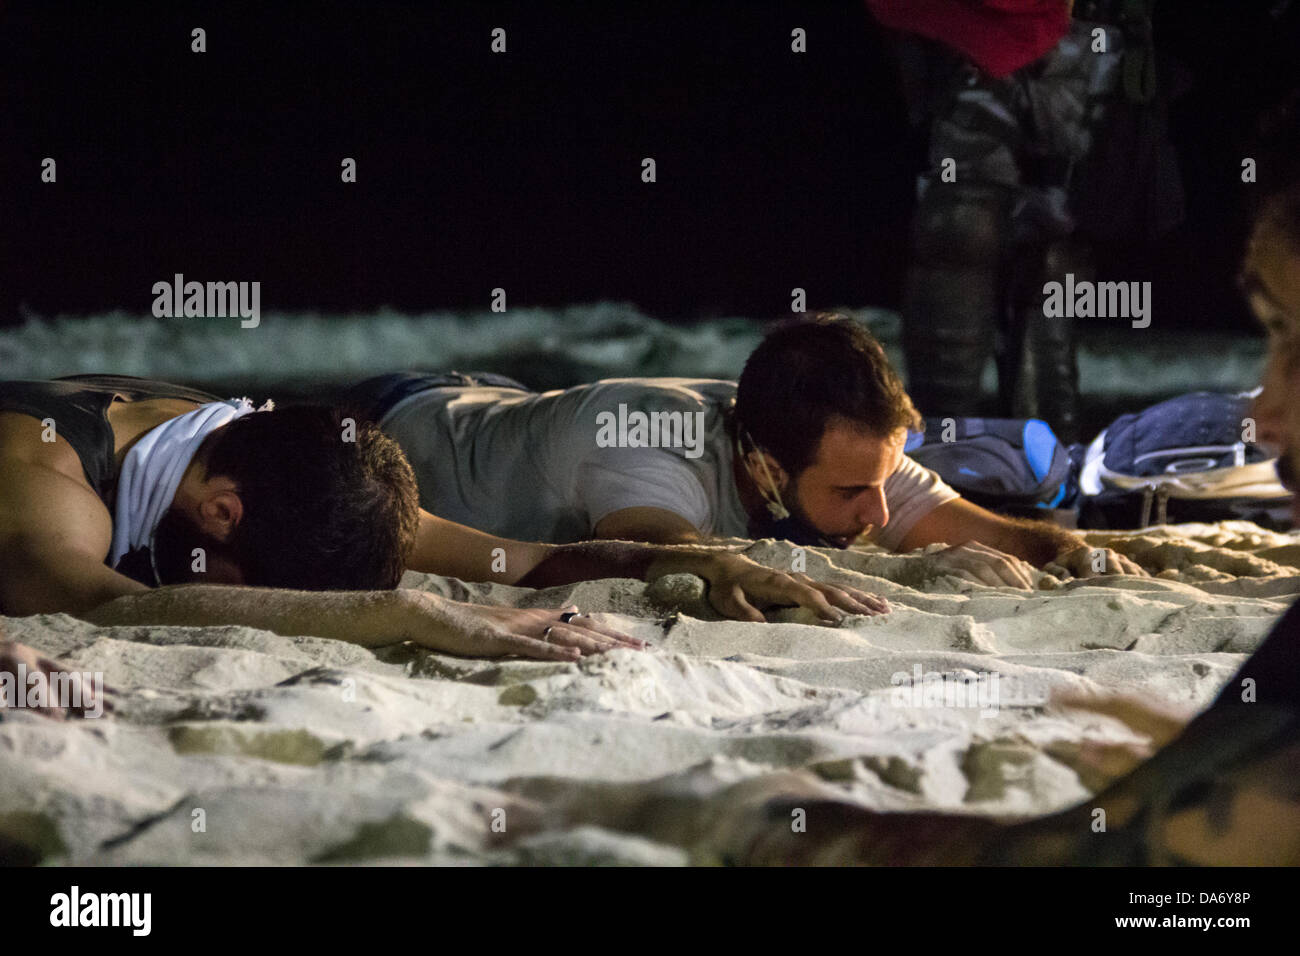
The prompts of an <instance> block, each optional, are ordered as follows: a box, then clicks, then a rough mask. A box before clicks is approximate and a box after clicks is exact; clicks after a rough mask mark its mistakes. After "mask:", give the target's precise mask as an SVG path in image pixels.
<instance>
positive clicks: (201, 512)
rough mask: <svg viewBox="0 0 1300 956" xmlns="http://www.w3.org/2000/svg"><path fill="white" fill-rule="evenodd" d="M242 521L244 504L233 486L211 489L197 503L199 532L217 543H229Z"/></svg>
mask: <svg viewBox="0 0 1300 956" xmlns="http://www.w3.org/2000/svg"><path fill="white" fill-rule="evenodd" d="M243 519H244V502H243V501H242V500H241V499H240V497H239V493H238V492H237V491H235V489H234V487H233V486H231V487H219V488H216V489H212V490H211V491H209V493H208V494H207V496H206V497H204V499H203V500H202V501H200V502H199V507H198V526H199V530H200V531H203V532H204V533H205V534H209V535H211V536H212V537H214V538H216V539H217V540H218V541H222V542H225V541H229V540H230V536H231V535H232V534H234V533H235V528H237V527H239V522H240V521H242V520H243Z"/></svg>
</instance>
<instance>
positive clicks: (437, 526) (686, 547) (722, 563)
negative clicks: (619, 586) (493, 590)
mask: <svg viewBox="0 0 1300 956" xmlns="http://www.w3.org/2000/svg"><path fill="white" fill-rule="evenodd" d="M632 510H644V511H649V510H654V509H632ZM664 513H665V514H667V513H668V512H664ZM407 566H408V567H409V568H411V569H412V570H415V571H426V572H429V573H432V574H443V575H448V576H451V577H459V578H461V579H462V580H468V581H502V582H504V583H508V584H517V585H519V586H521V587H532V588H545V587H554V586H556V585H561V584H573V583H575V582H577V581H588V580H592V579H595V578H633V579H636V580H642V581H652V580H654V579H655V578H657V577H660V576H662V575H665V574H673V573H677V572H682V573H688V574H695V575H698V576H699V577H702V578H704V579H705V580H706V581H708V582H709V585H710V587H709V600H710V602H711V603H712V604H713V606H714V608H715V609H717V610H718V611H719V612H721V613H722V614H725V615H727V616H728V617H733V618H739V619H741V620H750V621H761V620H763V615H762V613H761V612H760V611H759V610H758V607H764V606H770V605H801V606H803V607H807V608H810V609H812V610H814V611H815V612H816V613H817V614H818V615H819V616H821V617H822V618H823V619H824V620H826V621H828V622H837V621H838V620H839V619H840V618H841V617H842V616H843V615H842V612H845V611H847V612H849V613H853V614H880V613H883V612H885V611H887V610H888V608H889V605H888V603H887V602H885V601H883V600H881V599H879V598H877V597H875V596H873V595H869V594H866V593H865V592H862V591H858V590H856V589H854V588H849V587H836V586H832V585H828V584H823V583H821V582H816V581H813V580H812V579H810V578H808V577H807V576H806V575H792V574H786V573H784V572H780V571H773V570H772V569H770V568H765V567H763V566H762V565H760V564H757V563H756V562H754V561H751V560H750V559H748V558H746V557H744V556H743V555H739V554H733V553H731V552H730V551H728V550H727V549H725V548H717V547H707V546H703V545H698V544H695V545H692V544H677V545H652V544H641V543H638V542H630V541H581V542H576V543H574V544H540V543H536V542H523V541H513V540H511V539H509V538H499V537H497V536H495V535H490V534H485V533H483V532H481V531H475V530H474V529H472V528H466V527H464V526H463V525H458V524H456V523H455V522H452V521H446V520H445V519H442V518H438V517H435V516H434V515H431V514H429V513H427V512H421V514H420V531H419V534H418V536H417V540H416V546H415V548H414V549H413V551H412V554H411V556H410V557H409V558H408V560H407ZM751 602H752V603H751ZM755 605H757V606H758V607H756V606H755Z"/></svg>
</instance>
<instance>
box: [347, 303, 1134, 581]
mask: <svg viewBox="0 0 1300 956" xmlns="http://www.w3.org/2000/svg"><path fill="white" fill-rule="evenodd" d="M350 401H351V402H352V403H353V404H354V405H355V406H356V407H357V408H358V409H359V413H360V414H362V415H363V416H367V417H369V418H370V419H371V420H373V421H377V422H379V424H380V427H381V428H382V429H383V430H384V432H385V433H386V434H388V435H389V436H391V437H392V438H394V439H395V440H396V441H397V442H398V444H399V445H401V446H402V449H403V450H404V451H405V452H406V455H407V457H408V458H409V459H410V461H411V464H412V466H413V467H414V469H415V475H416V480H417V481H418V482H419V486H420V501H421V504H422V505H423V506H424V507H425V508H426V509H428V510H429V511H431V512H433V513H435V514H437V515H439V516H441V517H444V518H448V519H450V520H452V521H458V522H460V523H462V524H466V525H471V526H473V527H475V528H482V529H484V530H486V531H491V532H493V533H495V534H499V535H508V536H510V537H515V538H523V539H528V540H537V541H576V540H581V539H584V538H607V539H620V540H632V541H650V542H658V543H663V544H672V543H692V542H700V541H706V540H708V539H710V538H713V537H739V538H749V537H777V538H783V539H788V540H791V541H794V542H795V543H796V544H807V545H817V546H822V547H838V548H846V547H848V546H849V545H850V544H852V543H853V542H855V541H857V540H859V539H860V538H862V537H863V536H866V539H867V540H870V541H874V543H876V544H878V545H881V546H883V547H885V548H888V549H890V550H895V551H909V550H911V549H913V548H920V547H924V546H926V545H930V544H935V543H943V544H947V545H949V546H950V547H948V548H947V549H946V550H945V551H943V552H942V553H941V554H940V555H939V556H938V561H939V563H940V564H942V565H944V566H946V567H947V568H948V569H950V570H952V571H954V572H956V573H960V574H964V575H965V576H967V577H971V578H973V579H974V580H976V581H980V582H982V583H985V584H990V585H994V586H1005V585H1011V586H1014V587H1032V581H1033V578H1032V576H1031V574H1030V569H1029V566H1028V565H1030V564H1032V565H1035V566H1038V567H1042V566H1043V565H1046V564H1048V563H1053V562H1054V563H1056V564H1058V565H1061V566H1063V567H1064V568H1066V569H1067V570H1068V571H1070V572H1071V573H1072V574H1074V575H1076V576H1079V577H1084V576H1088V575H1090V574H1092V573H1093V570H1092V569H1093V567H1094V563H1095V562H1096V555H1095V552H1094V551H1093V549H1090V548H1089V547H1087V546H1086V545H1085V544H1084V542H1083V541H1082V539H1080V538H1079V537H1077V536H1076V535H1073V534H1071V533H1069V532H1067V531H1065V530H1063V529H1061V528H1058V527H1056V526H1054V525H1050V524H1047V523H1044V522H1038V521H1022V520H1016V519H1012V518H1006V517H1003V516H1000V515H996V514H993V513H992V512H990V511H986V510H985V509H983V508H980V507H978V506H976V505H974V504H972V503H971V502H969V501H966V500H964V499H963V498H962V497H961V496H960V495H958V494H957V492H955V491H954V490H953V489H952V488H950V487H949V486H948V485H946V484H945V483H944V482H943V481H942V479H940V478H939V476H938V475H936V474H935V473H934V472H932V471H929V470H928V469H925V468H923V467H921V466H920V465H919V464H917V463H916V462H914V461H912V460H911V459H910V458H908V457H907V456H906V455H904V454H903V445H904V442H905V440H906V437H907V432H908V429H909V428H911V429H916V428H919V427H920V426H921V420H920V417H919V416H918V415H917V412H916V409H915V408H914V407H913V405H912V401H911V399H910V398H908V396H907V393H906V392H905V391H904V389H903V385H902V382H901V380H900V379H899V377H898V375H897V373H896V372H895V371H894V370H893V368H891V367H890V365H889V362H888V360H887V359H886V357H885V353H884V350H883V349H882V348H881V347H880V345H879V343H877V342H876V340H875V339H874V338H872V336H871V334H870V333H869V332H868V331H867V330H866V329H865V328H864V327H862V326H861V325H859V324H858V323H856V322H854V321H852V320H851V319H849V318H847V317H845V316H841V315H837V314H833V313H829V314H828V313H822V314H818V315H816V316H813V317H806V318H803V319H801V320H797V321H794V322H792V323H790V324H787V325H784V326H782V327H779V328H777V329H776V330H775V331H773V332H772V333H770V334H769V335H768V336H767V338H766V339H765V340H764V341H763V342H762V344H760V345H759V347H758V348H757V349H756V350H755V351H754V353H753V354H752V355H751V356H750V357H749V360H748V361H747V362H746V364H745V369H744V372H743V373H742V375H741V377H740V381H739V383H732V382H726V381H716V380H709V379H675V378H644V379H635V378H628V379H609V380H606V381H600V382H596V383H594V384H591V385H582V386H578V387H576V388H571V389H568V390H566V391H552V392H545V393H543V394H536V393H532V392H528V391H526V390H524V389H523V387H522V386H519V385H518V384H517V383H513V382H511V381H510V380H508V379H502V378H500V377H493V376H487V377H484V376H480V377H478V378H474V377H471V376H462V375H459V374H458V373H451V374H450V375H423V374H420V373H398V374H395V375H386V376H380V377H378V378H374V379H370V380H367V381H366V382H363V383H361V384H360V385H357V386H355V387H354V388H353V390H352V392H351V396H350ZM1103 566H1104V567H1105V568H1106V569H1107V570H1108V571H1113V572H1119V573H1123V574H1141V573H1143V572H1142V570H1141V568H1139V567H1138V566H1137V565H1136V564H1134V563H1133V562H1131V561H1130V560H1128V559H1127V558H1125V557H1122V556H1120V555H1118V554H1116V553H1114V552H1110V551H1108V552H1106V553H1105V564H1104V565H1103Z"/></svg>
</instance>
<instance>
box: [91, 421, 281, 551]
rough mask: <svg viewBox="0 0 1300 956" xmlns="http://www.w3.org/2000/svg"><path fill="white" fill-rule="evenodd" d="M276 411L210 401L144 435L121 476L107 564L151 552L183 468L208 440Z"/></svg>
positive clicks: (124, 460)
mask: <svg viewBox="0 0 1300 956" xmlns="http://www.w3.org/2000/svg"><path fill="white" fill-rule="evenodd" d="M274 407H275V405H274V403H272V402H270V401H268V402H266V403H265V404H263V405H262V406H261V407H260V408H257V409H254V408H253V403H252V402H251V401H249V400H248V399H247V398H232V399H229V400H227V401H224V402H209V403H208V404H206V405H200V406H199V407H198V408H196V409H194V411H192V412H187V413H186V414H184V415H180V416H178V417H176V418H172V419H169V420H168V421H165V422H163V423H162V424H161V425H159V426H158V427H156V428H153V429H150V430H149V431H148V432H146V433H145V434H144V436H143V437H141V438H140V440H139V441H137V442H136V443H135V444H134V445H133V446H132V447H131V450H130V451H129V452H127V454H126V458H125V459H123V461H122V470H121V471H120V472H119V474H118V476H117V501H116V502H115V504H114V508H113V546H112V549H111V550H110V551H109V559H108V563H109V565H110V566H111V567H114V568H116V567H117V566H118V564H119V563H120V562H121V560H122V557H123V555H125V554H126V553H127V552H129V551H134V550H136V549H137V548H149V549H150V550H151V551H152V549H153V537H154V532H155V531H156V530H157V528H158V522H160V521H161V520H162V517H163V515H165V514H166V513H167V509H168V508H170V507H171V506H172V499H173V498H174V497H175V496H176V489H177V488H179V487H180V484H181V478H182V477H184V475H185V469H186V468H188V467H189V466H190V462H191V461H192V460H193V459H194V455H195V453H196V452H197V451H198V450H199V446H200V445H202V444H203V440H204V439H205V438H207V437H208V435H210V434H212V432H214V431H215V430H216V429H218V428H220V427H221V426H222V425H227V424H229V423H230V422H233V421H234V420H235V419H237V418H242V417H243V416H245V415H248V414H250V413H251V412H254V411H259V412H268V411H271V410H272V409H273V408H274Z"/></svg>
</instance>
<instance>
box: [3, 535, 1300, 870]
mask: <svg viewBox="0 0 1300 956" xmlns="http://www.w3.org/2000/svg"><path fill="white" fill-rule="evenodd" d="M1088 540H1089V541H1090V543H1093V544H1094V545H1105V546H1109V547H1114V548H1116V549H1117V550H1119V551H1121V552H1123V553H1125V554H1128V555H1129V556H1131V557H1133V558H1135V559H1137V560H1139V561H1141V562H1142V563H1143V564H1144V566H1145V567H1147V568H1148V569H1150V570H1151V571H1153V572H1154V573H1153V576H1151V577H1149V578H1134V577H1115V578H1094V579H1088V580H1075V579H1071V578H1069V577H1068V576H1066V575H1064V574H1062V575H1060V576H1054V575H1051V574H1044V575H1041V576H1040V577H1041V580H1040V582H1039V584H1040V587H1039V589H1038V590H1036V591H1033V592H1029V591H1016V590H1013V589H1010V588H990V587H985V586H981V585H976V584H972V583H969V582H966V581H963V580H960V579H958V578H955V577H951V576H947V575H943V574H940V573H938V572H937V570H936V567H935V562H934V559H933V557H932V556H931V554H930V553H927V552H915V553H912V554H906V555H892V554H886V553H883V552H881V551H879V550H877V549H872V548H855V549H853V550H851V551H848V552H833V551H820V550H816V549H808V550H807V551H806V555H805V557H806V563H807V566H806V570H807V573H808V574H810V575H811V576H813V577H814V578H817V579H819V580H828V581H836V582H844V583H848V584H852V585H854V586H857V587H860V588H863V589H865V590H869V591H873V592H875V593H878V594H881V595H883V596H885V597H886V598H888V599H889V601H890V602H891V604H892V605H893V612H892V613H891V614H889V615H886V616H880V617H871V618H867V617H854V618H850V619H849V620H848V621H847V622H846V623H845V624H844V625H843V626H841V627H838V628H829V627H824V626H820V625H817V624H814V623H812V622H811V620H810V619H809V618H808V617H807V615H806V613H805V612H803V611H799V610H794V609H787V610H778V611H775V612H772V613H771V614H770V615H769V618H770V620H771V623H767V624H751V623H740V622H734V621H726V620H721V619H719V617H718V616H717V615H716V614H715V613H714V612H713V610H712V608H711V607H710V606H709V604H708V603H707V599H706V598H705V597H704V594H703V588H702V582H700V581H699V580H698V579H695V578H690V577H672V578H665V579H661V580H660V581H658V582H655V583H653V584H650V585H647V584H645V583H643V582H639V581H629V580H606V581H591V582H583V583H581V584H576V585H572V586H566V587H561V588H551V589H548V590H544V591H532V590H528V589H521V588H514V587H508V586H499V585H490V584H465V583H462V582H460V581H457V580H454V579H449V578H441V577H437V576H433V575H418V574H409V575H408V576H407V578H406V579H405V580H404V582H403V584H404V585H405V586H409V587H419V588H425V589H428V590H431V591H435V592H437V593H440V594H443V595H446V596H448V597H453V598H457V599H469V600H475V601H482V602H487V603H498V604H508V605H517V606H530V607H560V606H562V605H564V604H566V603H569V602H572V603H576V604H578V605H579V606H580V607H581V608H582V609H583V610H584V611H591V612H595V613H597V614H598V615H599V616H600V618H601V619H602V620H604V621H606V622H607V623H609V624H610V625H612V626H615V627H618V628H620V629H622V630H624V631H626V632H627V633H630V634H632V635H635V636H637V637H641V638H645V639H646V640H648V641H650V642H651V643H652V645H653V646H652V647H651V648H650V649H648V650H646V651H644V652H636V651H630V650H620V651H615V652H612V653H608V654H603V655H598V656H593V657H588V658H585V659H583V660H582V661H580V662H578V663H574V664H557V663H543V662H533V661H523V660H477V659H466V658H457V657H452V656H449V655H443V654H436V653H432V652H429V651H427V650H424V649H421V648H417V647H413V646H410V645H405V644H399V645H394V646H390V647H385V648H379V649H375V650H368V649H365V648H361V647H357V646H353V645H349V644H346V643H342V642H338V641H330V640H321V639H315V638H303V637H297V638H288V637H282V636H278V635H275V634H272V633H268V632H265V631H258V630H253V629H249V628H243V627H210V628H177V627H130V628H98V627H94V626H92V625H90V624H87V623H84V622H81V621H79V620H76V619H74V618H72V617H68V616H66V615H41V616H36V617H29V618H9V619H2V620H0V623H3V624H4V626H5V630H6V631H7V633H8V636H9V637H10V638H12V639H14V640H17V641H21V642H23V643H25V644H29V645H31V646H33V647H35V648H36V649H38V650H39V651H41V652H42V653H44V654H46V655H48V656H50V657H55V658H58V659H60V660H62V661H64V662H66V663H67V664H69V665H70V666H71V667H72V668H74V669H76V670H81V671H92V672H102V673H103V675H104V679H105V680H106V681H107V682H108V683H109V684H110V685H112V686H113V687H114V688H115V689H116V693H115V695H114V696H113V704H114V711H113V712H112V714H111V715H109V716H106V717H103V718H100V719H90V720H69V721H62V722H60V721H54V720H49V719H46V718H43V717H40V716H38V715H36V714H34V713H32V712H29V711H24V710H7V711H3V716H2V717H0V848H4V847H8V849H7V850H4V849H0V853H3V852H8V853H10V854H11V855H12V854H15V853H17V854H18V858H21V859H35V860H41V861H43V862H46V863H54V864H57V863H70V864H90V865H118V864H199V865H202V864H235V865H242V864H271V865H280V864H306V863H322V864H350V863H384V864H395V863H396V864H421V863H443V864H470V865H475V864H651V865H680V864H691V863H719V862H747V861H749V860H752V859H757V858H758V856H756V855H755V854H754V847H755V846H756V841H759V842H761V840H762V839H766V837H764V836H763V834H764V833H770V832H771V831H772V830H774V829H775V830H780V831H781V838H782V839H783V840H792V841H793V842H792V843H790V844H789V845H792V846H795V847H799V846H810V847H811V846H812V845H814V844H818V843H820V844H822V845H824V844H825V842H826V841H827V840H832V839H834V836H835V835H834V834H833V833H830V832H827V831H826V827H827V824H826V822H825V821H827V820H828V819H833V817H828V816H827V815H826V814H824V813H823V814H821V815H819V816H818V817H817V821H818V825H819V826H821V827H822V828H823V830H822V832H813V831H807V830H801V829H800V827H801V826H805V827H806V826H807V821H806V818H804V817H801V810H802V809H803V807H804V805H805V804H808V803H813V802H817V803H819V804H820V805H822V806H826V805H836V806H842V807H843V808H845V812H846V814H847V816H846V817H845V819H851V817H852V813H853V812H854V811H855V810H859V809H869V810H876V811H897V812H915V811H921V810H929V811H945V812H951V813H958V814H970V815H975V816H980V817H988V818H997V819H1024V818H1028V817H1035V816H1039V815H1043V814H1047V813H1051V812H1054V811H1056V810H1060V809H1063V808H1065V807H1068V806H1071V805H1074V804H1077V803H1079V802H1081V801H1084V800H1086V799H1087V798H1088V797H1089V796H1090V795H1091V794H1093V793H1094V792H1096V790H1097V789H1099V788H1100V787H1101V786H1103V785H1104V783H1105V782H1106V780H1107V779H1108V778H1107V771H1106V767H1107V766H1108V764H1107V763H1106V761H1105V760H1104V759H1101V758H1100V757H1099V755H1104V754H1111V753H1118V754H1124V753H1127V752H1133V753H1141V752H1142V749H1143V748H1144V747H1147V746H1149V744H1150V741H1149V740H1148V739H1147V738H1145V737H1144V736H1143V734H1142V733H1141V732H1140V731H1138V730H1135V729H1133V728H1131V727H1129V726H1127V725H1125V724H1123V723H1121V722H1120V721H1118V720H1116V719H1115V718H1113V717H1109V716H1103V715H1099V714H1097V713H1094V712H1091V711H1087V710H1081V709H1077V708H1071V707H1066V706H1063V705H1062V704H1061V703H1060V700H1059V698H1060V696H1061V695H1062V694H1067V693H1075V694H1106V693H1112V692H1124V693H1129V694H1132V695H1134V696H1137V697H1139V698H1141V699H1143V700H1145V701H1148V702H1151V703H1153V704H1157V705H1158V706H1160V707H1162V708H1167V709H1169V710H1171V711H1178V712H1183V713H1187V714H1192V713H1194V712H1196V711H1197V710H1198V709H1199V708H1202V707H1204V706H1205V705H1207V704H1208V703H1209V702H1210V701H1211V700H1212V699H1213V698H1214V696H1215V695H1216V694H1217V693H1218V692H1219V691H1220V689H1221V688H1222V687H1223V686H1224V685H1225V683H1226V682H1227V681H1228V680H1229V678H1230V677H1231V676H1232V674H1233V673H1234V672H1235V671H1236V669H1237V668H1238V667H1239V666H1240V665H1241V663H1242V662H1243V661H1244V660H1245V659H1246V657H1247V656H1248V655H1249V654H1250V653H1251V652H1252V651H1253V650H1254V649H1255V648H1256V647H1258V646H1259V644H1260V643H1261V642H1262V641H1263V639H1264V637H1265V635H1266V634H1267V633H1268V631H1269V629H1270V627H1271V626H1272V624H1273V622H1274V621H1275V620H1276V619H1277V618H1278V617H1279V616H1280V614H1281V613H1282V612H1283V611H1284V610H1285V609H1286V608H1287V606H1288V605H1289V604H1290V602H1291V601H1292V600H1293V599H1294V597H1295V595H1296V594H1297V593H1300V570H1297V567H1298V566H1300V536H1297V535H1282V534H1273V533H1270V532H1266V531H1262V530H1260V529H1259V528H1257V527H1256V526H1254V525H1251V524H1248V523H1244V522H1225V523H1222V524H1218V525H1180V526H1176V527H1168V528H1157V529H1149V530H1147V531H1145V532H1143V533H1141V534H1118V533H1094V534H1089V535H1088ZM931 550H933V549H931ZM747 553H748V554H749V555H750V556H751V557H753V558H755V559H756V560H758V561H761V562H763V563H767V564H770V565H771V566H773V567H781V568H787V569H788V568H790V567H791V562H792V560H793V555H792V551H791V546H790V545H789V544H786V543H782V542H773V541H762V542H757V543H752V544H748V545H747ZM832 562H834V563H832ZM800 840H804V843H802V844H801V843H800V842H799V841H800ZM783 845H784V844H783ZM15 848H17V849H15ZM809 859H815V854H813V855H811V856H810V857H809Z"/></svg>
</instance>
